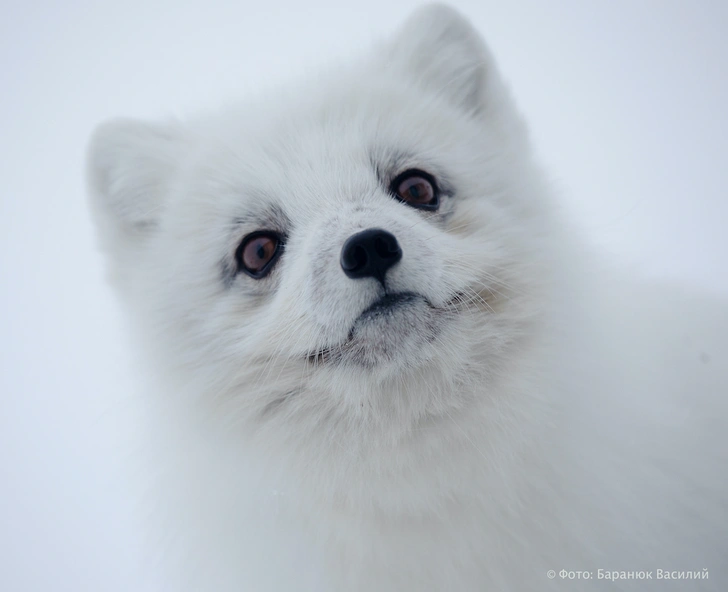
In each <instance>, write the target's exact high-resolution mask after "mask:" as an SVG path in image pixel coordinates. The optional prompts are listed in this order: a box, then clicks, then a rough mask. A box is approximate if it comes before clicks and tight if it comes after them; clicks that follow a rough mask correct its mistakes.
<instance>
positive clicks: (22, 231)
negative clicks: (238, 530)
mask: <svg viewBox="0 0 728 592" xmlns="http://www.w3.org/2000/svg"><path fill="white" fill-rule="evenodd" d="M415 4H416V3H415V2H410V1H404V0H386V1H384V0H366V1H361V2H358V3H346V2H342V1H338V2H336V1H331V0H329V1H325V0H308V1H306V2H294V1H293V0H288V1H287V2H281V1H276V0H266V2H257V3H252V2H246V1H245V0H239V1H235V2H233V1H227V2H221V1H217V0H205V1H187V0H176V1H174V2H172V1H162V0H157V1H155V0H145V1H143V2H142V1H139V0H125V1H124V2H115V3H104V2H96V1H95V2H91V1H87V2H81V1H78V0H65V1H63V2H61V1H59V0H55V1H48V0H36V1H27V0H26V1H24V0H9V1H8V0H3V2H2V5H1V7H0V85H1V86H0V88H1V89H2V90H1V92H0V102H1V103H0V104H1V106H2V108H1V109H0V274H1V275H0V282H1V284H0V590H2V591H3V592H36V591H37V592H41V591H49V592H63V591H71V592H85V591H89V592H117V591H118V592H121V591H124V592H128V591H132V590H133V591H134V592H137V591H142V590H145V589H151V584H150V583H149V581H148V580H146V579H145V580H144V581H142V580H140V579H139V578H138V576H137V575H136V574H137V571H138V566H139V562H140V549H141V546H140V536H139V534H138V531H137V529H136V528H135V527H134V521H133V516H134V513H133V510H134V507H135V504H136V500H134V499H129V497H130V496H129V495H127V494H126V492H125V488H124V479H123V478H122V476H121V472H120V466H121V465H122V464H123V462H124V461H125V460H126V458H127V457H128V456H129V454H130V450H131V446H130V444H129V438H130V433H131V432H133V429H134V425H133V423H132V422H131V420H130V419H129V417H130V414H129V413H128V412H127V411H128V407H129V404H130V403H129V401H130V399H129V394H130V393H131V392H132V386H131V385H132V382H131V379H130V372H129V367H128V358H129V354H128V349H127V344H126V342H125V341H124V334H123V331H122V327H123V317H121V316H120V314H119V313H118V311H117V309H116V303H115V301H114V300H113V298H112V296H111V293H110V291H109V290H108V289H107V288H106V286H105V285H104V283H103V276H102V265H101V259H100V257H99V255H98V254H97V253H96V252H95V248H94V241H93V234H92V228H91V225H90V222H89V218H88V214H87V211H86V205H85V196H84V187H83V175H82V167H83V155H84V148H85V142H86V140H87V138H88V136H89V134H90V132H91V130H92V128H93V127H94V125H95V124H96V123H97V122H99V121H101V120H103V119H105V118H108V117H112V116H117V115H128V116H137V117H160V116H165V115H170V114H173V115H180V116H184V114H186V113H189V112H191V111H194V110H195V109H197V108H201V107H209V106H214V105H216V104H218V103H220V102H222V101H223V100H225V99H228V98H230V96H235V95H238V94H243V93H245V92H246V91H247V90H248V89H252V88H258V87H259V86H260V85H267V84H271V83H274V82H277V81H279V80H281V79H284V78H286V76H287V74H289V73H291V72H301V71H302V70H306V69H311V68H312V67H314V65H315V64H316V63H318V62H321V61H324V62H325V61H326V60H329V59H331V57H332V56H336V57H337V58H338V57H345V56H346V55H349V54H356V53H357V52H359V51H362V50H363V49H365V48H366V47H367V46H368V45H369V44H370V43H371V42H372V41H373V40H375V39H377V38H379V37H381V36H383V35H385V34H386V33H388V32H390V31H391V30H393V29H394V28H395V27H396V26H397V24H398V23H400V22H401V21H402V20H403V19H404V18H405V16H406V15H407V13H408V12H409V11H410V9H411V8H412V7H413V6H414V5H415ZM456 4H457V5H458V6H460V7H461V8H462V10H463V11H464V12H465V13H466V14H468V15H469V16H470V17H471V18H472V19H473V21H474V22H475V24H476V25H477V27H478V28H479V29H480V30H481V31H482V32H483V34H484V35H485V37H486V39H487V40H488V42H489V43H490V45H491V47H492V48H493V50H494V53H495V54H496V56H497V58H498V59H499V61H500V64H501V68H502V70H503V72H504V73H505V75H506V77H507V78H508V79H509V80H510V81H511V83H512V86H513V90H514V93H515V95H516V98H517V99H518V101H519V103H520V106H521V108H522V110H523V111H524V113H525V115H526V117H527V118H528V120H529V121H530V123H531V126H532V130H533V136H534V140H535V142H536V144H537V147H538V150H539V152H540V154H541V157H542V160H543V161H544V162H545V164H546V165H547V166H548V168H549V170H550V172H551V173H552V175H553V178H554V180H555V182H556V183H557V185H558V186H559V187H560V188H561V190H562V191H561V192H562V194H563V197H564V203H565V204H566V206H567V207H568V208H569V209H570V210H571V212H572V213H573V216H574V217H575V218H576V219H577V220H579V221H580V222H581V223H582V225H583V227H584V228H585V229H586V230H587V232H588V233H589V234H590V235H591V236H592V237H593V238H594V241H595V242H597V243H598V244H599V245H601V246H602V247H603V248H604V249H605V250H607V251H609V252H611V253H613V254H614V256H615V257H617V258H620V259H622V260H624V261H625V262H629V263H631V264H634V265H637V266H639V267H640V268H642V269H643V270H644V271H645V272H646V273H650V274H653V275H660V276H669V277H674V278H681V279H683V280H685V281H689V282H692V283H697V284H699V285H702V286H703V287H705V288H706V289H709V290H714V291H720V292H723V293H728V274H727V273H726V254H728V232H726V223H727V222H728V195H727V194H728V192H727V191H726V187H728V166H727V165H726V155H728V108H727V106H728V74H727V73H728V35H726V31H728V4H726V3H725V2H723V1H721V0H715V1H710V0H696V1H693V2H689V1H688V0H680V1H670V0H649V1H648V0H626V1H624V0H622V1H607V0H599V1H597V0H591V1H589V2H584V1H581V0H574V1H570V2H567V1H557V0H550V1H549V2H544V1H543V0H535V1H533V2H526V1H522V0H518V1H516V0H508V1H507V2H506V1H504V0H476V1H472V2H457V3H456ZM132 435H133V434H132Z"/></svg>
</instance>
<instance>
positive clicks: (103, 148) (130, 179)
mask: <svg viewBox="0 0 728 592" xmlns="http://www.w3.org/2000/svg"><path fill="white" fill-rule="evenodd" d="M183 150H184V140H183V135H182V130H181V128H180V127H179V126H177V125H161V124H160V125H156V124H148V123H144V122H141V121H135V120H128V119H119V120H113V121H109V122H107V123H104V124H102V125H100V126H99V127H98V128H97V130H96V131H95V132H94V134H93V136H92V138H91V142H90V145H89V149H88V159H87V178H88V185H89V193H90V198H91V207H92V209H93V210H94V212H95V214H96V218H97V222H98V224H99V226H100V227H101V228H100V231H101V232H102V233H105V232H113V234H114V235H116V236H118V235H122V236H125V237H127V238H132V237H133V236H140V235H145V234H148V233H149V232H151V231H152V230H153V229H154V227H156V226H157V224H158V222H159V217H160V215H161V212H162V210H163V208H164V202H165V197H166V194H167V192H168V186H169V184H170V181H171V180H172V178H173V176H174V173H175V171H176V169H177V168H178V167H179V165H180V160H181V157H182V153H183Z"/></svg>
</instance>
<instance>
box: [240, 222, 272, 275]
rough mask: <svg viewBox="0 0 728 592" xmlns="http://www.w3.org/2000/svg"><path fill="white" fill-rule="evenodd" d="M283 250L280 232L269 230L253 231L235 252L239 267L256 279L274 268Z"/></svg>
mask: <svg viewBox="0 0 728 592" xmlns="http://www.w3.org/2000/svg"><path fill="white" fill-rule="evenodd" d="M282 250H283V241H282V240H281V237H280V235H278V233H276V232H273V231H269V230H260V231H258V232H253V233H251V234H249V235H248V236H246V237H245V238H244V239H243V241H242V242H241V243H240V246H239V247H238V250H237V252H236V253H235V258H236V260H237V262H238V269H240V271H244V272H245V273H247V274H248V275H249V276H250V277H252V278H255V279H256V280H257V279H260V278H262V277H264V276H266V275H267V274H268V272H270V270H271V269H273V265H275V262H276V261H277V260H278V257H280V254H281V251H282Z"/></svg>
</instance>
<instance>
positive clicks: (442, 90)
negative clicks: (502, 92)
mask: <svg viewBox="0 0 728 592" xmlns="http://www.w3.org/2000/svg"><path fill="white" fill-rule="evenodd" d="M386 57H387V59H388V60H389V61H390V63H395V64H397V65H398V66H400V67H401V68H404V70H405V72H404V73H405V74H406V75H409V76H413V77H414V78H415V80H416V82H417V83H419V84H420V85H421V86H423V88H427V89H428V90H431V91H433V92H434V93H435V94H437V95H440V96H444V97H445V98H446V99H448V100H450V101H451V102H454V103H455V104H456V105H458V106H460V107H463V108H465V109H466V110H468V111H470V112H479V111H481V110H483V109H484V108H486V107H487V103H488V100H489V98H490V97H489V95H491V94H492V92H493V91H494V90H495V86H497V84H498V80H497V79H498V76H497V72H496V69H495V66H494V62H493V59H492V57H491V56H490V53H489V51H488V49H487V48H486V46H485V43H484V42H483V40H482V38H481V37H480V35H479V33H478V32H477V31H476V30H475V29H474V28H473V26H472V25H471V24H470V22H469V21H468V20H467V19H466V18H465V17H464V16H463V15H461V14H460V13H459V12H457V11H456V10H455V9H453V8H450V7H449V6H445V5H443V4H430V5H426V6H424V7H422V8H419V9H417V10H416V11H415V12H414V13H413V14H412V15H411V16H410V17H409V18H408V19H407V20H406V21H405V22H404V23H403V24H402V26H401V27H400V28H399V30H398V31H397V32H396V33H395V35H394V38H393V39H392V41H391V42H390V44H389V47H388V51H387V56H386Z"/></svg>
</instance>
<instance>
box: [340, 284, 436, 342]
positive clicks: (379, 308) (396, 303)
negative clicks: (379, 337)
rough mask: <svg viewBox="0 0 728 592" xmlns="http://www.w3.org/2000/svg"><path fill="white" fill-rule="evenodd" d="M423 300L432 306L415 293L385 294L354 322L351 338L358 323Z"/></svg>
mask: <svg viewBox="0 0 728 592" xmlns="http://www.w3.org/2000/svg"><path fill="white" fill-rule="evenodd" d="M418 299H419V300H423V301H424V302H425V303H426V304H427V305H428V306H431V307H432V305H431V304H430V303H429V302H428V301H427V299H426V298H424V297H423V296H419V295H417V294H415V293H414V292H399V293H396V294H385V295H384V296H382V297H381V298H380V299H379V300H377V301H376V302H374V303H373V304H372V305H371V306H369V307H368V308H367V309H365V310H364V311H363V312H362V313H361V314H360V315H359V316H358V317H357V319H356V320H355V321H354V325H353V326H352V330H351V332H349V337H350V338H351V333H352V332H353V331H354V327H355V326H356V325H357V323H360V322H367V321H368V320H371V319H375V318H377V317H378V316H382V315H387V314H392V313H393V312H394V311H395V310H396V309H397V308H401V307H403V306H407V305H409V304H412V303H413V302H414V301H415V300H418ZM433 308H434V307H433Z"/></svg>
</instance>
